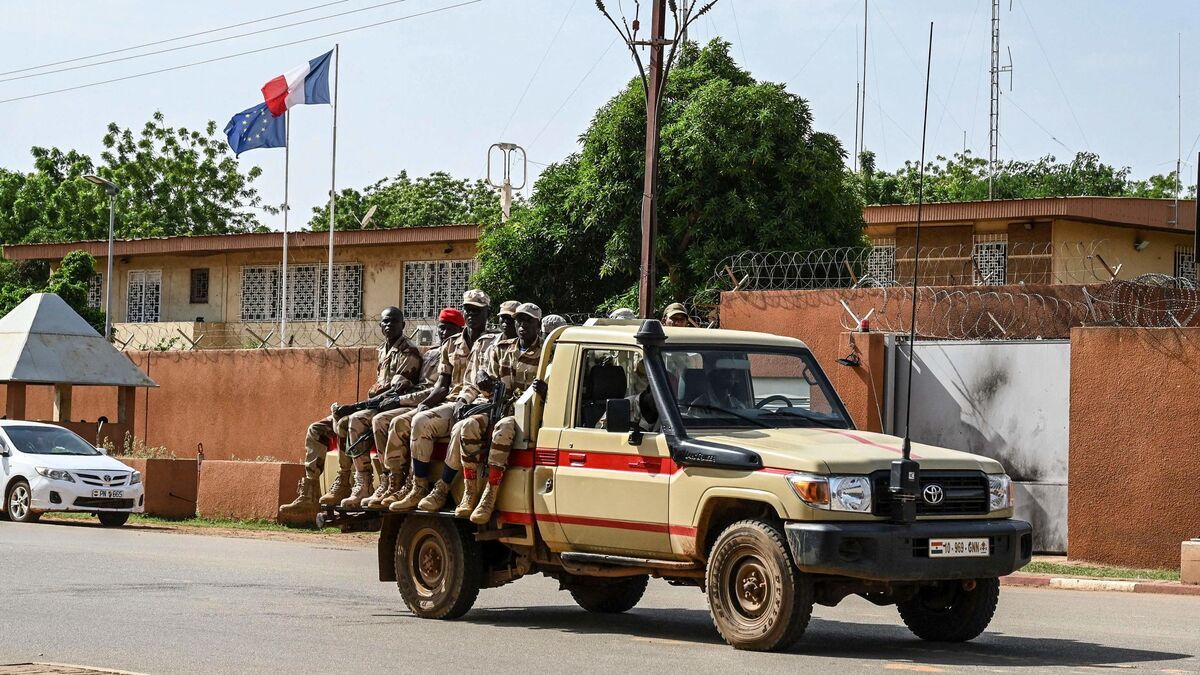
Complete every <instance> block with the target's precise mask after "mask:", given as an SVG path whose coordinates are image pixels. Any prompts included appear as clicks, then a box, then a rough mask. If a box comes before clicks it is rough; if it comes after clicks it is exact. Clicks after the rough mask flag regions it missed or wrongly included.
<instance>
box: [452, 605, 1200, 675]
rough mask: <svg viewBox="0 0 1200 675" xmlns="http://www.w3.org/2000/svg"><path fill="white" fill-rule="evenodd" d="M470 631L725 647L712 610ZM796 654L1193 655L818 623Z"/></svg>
mask: <svg viewBox="0 0 1200 675" xmlns="http://www.w3.org/2000/svg"><path fill="white" fill-rule="evenodd" d="M462 621H463V622H465V623H475V624H486V625H490V626H500V627H513V628H530V629H535V630H557V631H562V632H566V633H578V634H605V635H618V636H628V637H631V638H642V639H654V640H670V641H680V642H687V643H691V644H713V645H724V642H723V641H722V639H721V636H720V635H719V634H718V633H717V631H716V629H715V628H714V627H713V625H712V621H711V619H710V617H709V614H708V612H707V611H705V610H696V609H637V610H634V611H632V612H630V613H627V614H618V615H602V614H591V613H588V612H584V611H582V610H580V609H577V608H573V607H504V608H489V609H476V610H473V611H472V612H470V613H469V614H467V616H465V617H464V618H463V619H462ZM790 653H792V654H803V655H809V656H823V657H827V658H847V659H855V660H859V661H861V660H863V659H868V660H870V659H873V660H879V661H894V660H897V659H902V660H911V661H914V662H916V663H924V664H932V665H947V666H1001V667H1012V666H1023V667H1029V666H1033V667H1050V666H1111V665H1115V664H1126V663H1141V662H1151V661H1170V660H1179V659H1186V658H1191V657H1192V656H1193V655H1192V654H1180V653H1171V652H1161V651H1152V650H1146V649H1131V648H1126V647H1109V646H1106V645H1101V644H1096V643H1094V642H1087V641H1083V640H1069V639H1060V638H1040V637H1017V636H1010V635H1004V634H1002V633H994V632H985V633H984V634H983V635H981V636H980V637H978V638H976V639H975V640H974V641H972V642H968V643H965V644H950V643H936V642H924V641H922V640H919V639H917V638H915V637H913V635H912V634H911V633H909V632H908V629H906V628H904V627H903V626H898V625H886V624H860V623H851V622H843V621H832V620H828V619H818V618H814V619H813V620H812V623H810V624H809V627H808V631H807V632H806V633H805V634H804V638H803V639H802V640H801V641H800V642H799V643H798V644H797V645H796V646H795V647H794V648H793V649H792V650H791V652H790Z"/></svg>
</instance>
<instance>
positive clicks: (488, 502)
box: [471, 466, 504, 525]
mask: <svg viewBox="0 0 1200 675" xmlns="http://www.w3.org/2000/svg"><path fill="white" fill-rule="evenodd" d="M503 479H504V467H500V466H489V467H488V483H487V487H485V488H483V495H482V496H481V497H480V498H479V506H476V507H475V511H474V512H472V513H471V522H472V523H475V524H476V525H487V523H488V521H490V520H491V519H492V512H493V511H495V510H496V499H497V498H498V497H499V496H500V481H502V480H503Z"/></svg>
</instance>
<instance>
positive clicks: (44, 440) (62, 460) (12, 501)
mask: <svg viewBox="0 0 1200 675" xmlns="http://www.w3.org/2000/svg"><path fill="white" fill-rule="evenodd" d="M0 494H2V495H4V501H3V502H0V511H2V512H3V513H4V514H6V515H7V516H8V517H9V518H10V519H12V520H15V521H17V522H22V523H29V522H34V521H36V520H37V519H38V518H40V517H41V515H42V514H43V513H45V512H47V511H83V512H86V513H94V514H96V515H97V516H99V518H100V523H101V524H102V525H105V526H108V527H119V526H121V525H124V524H125V521H127V520H129V514H130V513H141V512H142V510H143V509H144V507H145V503H144V501H145V498H144V492H143V488H142V475H141V474H140V473H138V472H137V471H134V470H133V469H132V468H130V467H128V466H126V465H124V464H122V463H121V462H118V461H117V460H115V459H113V458H112V457H108V456H107V455H105V454H104V453H103V452H101V451H100V450H97V449H96V447H95V446H93V445H92V444H91V443H88V442H87V441H86V440H84V439H83V438H81V437H80V436H79V435H77V434H75V433H74V432H72V431H69V430H67V429H64V428H62V427H59V426H55V425H53V424H41V423H38V422H24V421H18V420H0Z"/></svg>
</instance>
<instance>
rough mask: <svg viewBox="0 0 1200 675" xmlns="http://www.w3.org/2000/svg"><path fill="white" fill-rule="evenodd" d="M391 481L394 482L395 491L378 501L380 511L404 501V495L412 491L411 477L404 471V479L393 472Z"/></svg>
mask: <svg viewBox="0 0 1200 675" xmlns="http://www.w3.org/2000/svg"><path fill="white" fill-rule="evenodd" d="M392 480H394V481H395V482H396V489H395V490H394V491H392V492H391V493H389V494H387V495H385V496H384V498H383V499H381V500H380V501H379V508H381V509H387V508H391V506H392V504H395V503H396V502H398V501H400V500H401V499H404V495H406V494H408V491H409V490H412V486H413V475H412V474H411V473H409V472H407V471H406V472H405V477H403V478H401V477H400V474H398V473H396V472H395V471H393V472H392Z"/></svg>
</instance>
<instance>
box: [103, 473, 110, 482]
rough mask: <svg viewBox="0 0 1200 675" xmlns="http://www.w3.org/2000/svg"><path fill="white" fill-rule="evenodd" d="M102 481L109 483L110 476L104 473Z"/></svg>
mask: <svg viewBox="0 0 1200 675" xmlns="http://www.w3.org/2000/svg"><path fill="white" fill-rule="evenodd" d="M104 482H105V483H111V482H112V476H109V475H107V474H106V475H105V476H104Z"/></svg>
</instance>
